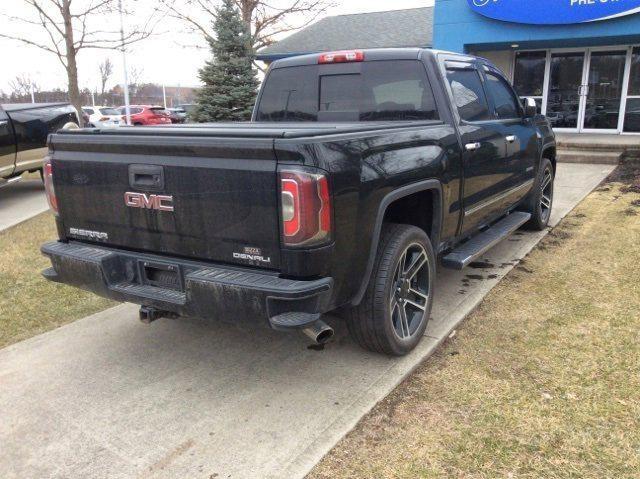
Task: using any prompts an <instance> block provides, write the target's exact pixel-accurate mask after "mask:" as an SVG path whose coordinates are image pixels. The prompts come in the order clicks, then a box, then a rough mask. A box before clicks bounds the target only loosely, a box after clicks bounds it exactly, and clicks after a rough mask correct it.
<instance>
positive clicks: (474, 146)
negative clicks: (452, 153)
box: [464, 142, 481, 151]
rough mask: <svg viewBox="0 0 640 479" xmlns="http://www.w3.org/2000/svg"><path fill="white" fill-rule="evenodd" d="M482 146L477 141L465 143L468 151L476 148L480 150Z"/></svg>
mask: <svg viewBox="0 0 640 479" xmlns="http://www.w3.org/2000/svg"><path fill="white" fill-rule="evenodd" d="M480 146H481V145H480V143H478V142H475V143H467V144H466V145H464V148H465V150H467V151H475V150H479V149H480Z"/></svg>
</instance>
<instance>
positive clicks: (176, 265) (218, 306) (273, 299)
mask: <svg viewBox="0 0 640 479" xmlns="http://www.w3.org/2000/svg"><path fill="white" fill-rule="evenodd" d="M42 253H43V254H44V255H46V256H48V257H49V258H50V259H51V264H52V267H51V268H47V269H46V270H44V271H43V273H42V274H43V276H44V277H45V278H46V279H48V280H51V281H56V282H59V283H65V284H69V285H72V286H76V287H78V288H82V289H85V290H88V291H92V292H94V293H96V294H98V295H100V296H104V297H107V298H111V299H115V300H116V301H123V302H130V303H136V304H140V305H144V306H148V307H153V308H156V309H158V310H162V311H167V312H170V313H175V314H176V315H180V316H194V317H200V318H214V319H220V320H224V321H229V322H241V321H246V320H248V321H253V322H256V321H259V322H261V323H263V324H264V325H266V326H271V327H273V328H276V329H291V328H294V329H295V328H301V327H304V326H306V325H308V324H310V323H313V322H314V321H316V320H317V319H318V318H319V317H320V314H321V313H323V312H325V311H326V310H328V303H329V301H330V298H331V290H332V287H333V279H331V278H321V279H316V280H310V281H304V280H293V279H288V278H281V277H279V276H278V274H277V273H275V272H271V271H265V272H260V271H256V270H250V269H243V268H240V267H231V266H230V267H224V266H218V265H209V264H203V263H199V262H195V261H188V260H181V259H179V258H170V257H165V256H159V255H150V254H142V253H133V252H129V251H122V250H113V249H108V248H101V247H99V246H88V245H85V244H83V243H75V242H71V243H62V242H55V243H48V244H45V245H43V246H42ZM146 262H150V263H152V264H159V265H167V266H171V267H172V268H173V270H175V271H178V274H179V275H180V279H181V281H180V284H181V285H183V288H182V289H181V290H176V289H170V288H164V287H161V286H158V285H154V284H148V282H147V281H146V280H145V279H144V278H145V275H144V274H142V273H140V270H141V266H140V264H141V263H142V264H143V265H144V264H146Z"/></svg>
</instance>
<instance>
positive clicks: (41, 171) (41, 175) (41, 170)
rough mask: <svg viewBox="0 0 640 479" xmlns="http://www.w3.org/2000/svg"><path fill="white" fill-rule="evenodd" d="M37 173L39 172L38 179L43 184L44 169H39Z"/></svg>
mask: <svg viewBox="0 0 640 479" xmlns="http://www.w3.org/2000/svg"><path fill="white" fill-rule="evenodd" d="M38 171H39V172H40V179H41V180H42V182H43V183H44V168H39V169H38Z"/></svg>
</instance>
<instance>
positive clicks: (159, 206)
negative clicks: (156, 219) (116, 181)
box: [124, 191, 173, 211]
mask: <svg viewBox="0 0 640 479" xmlns="http://www.w3.org/2000/svg"><path fill="white" fill-rule="evenodd" d="M124 204H125V205H127V206H129V207H131V208H142V209H146V210H158V211H173V196H167V195H147V194H146V193H133V192H131V191H128V192H126V193H125V194H124Z"/></svg>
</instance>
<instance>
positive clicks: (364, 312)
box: [347, 224, 436, 356]
mask: <svg viewBox="0 0 640 479" xmlns="http://www.w3.org/2000/svg"><path fill="white" fill-rule="evenodd" d="M435 265H436V261H435V254H434V252H433V247H432V245H431V241H430V240H429V238H428V236H427V235H426V234H425V232H424V231H423V230H421V229H420V228H417V227H415V226H410V225H399V224H385V225H384V226H383V229H382V233H381V236H380V244H379V245H378V252H377V256H376V260H375V263H374V268H373V272H372V274H371V279H370V281H369V285H368V287H367V290H366V293H365V295H364V298H363V299H362V302H361V303H360V304H359V305H358V306H356V307H353V308H351V309H349V310H348V311H347V326H348V328H349V332H350V334H351V337H352V338H353V339H354V340H355V341H356V342H357V343H358V344H360V346H362V347H363V348H365V349H369V350H371V351H374V352H378V353H383V354H389V355H393V356H403V355H405V354H407V353H408V352H410V351H411V350H412V349H413V348H415V347H416V345H417V344H418V343H419V342H420V339H421V338H422V336H423V335H424V331H425V329H426V327H427V323H428V321H429V318H430V315H431V306H432V304H433V285H434V280H435Z"/></svg>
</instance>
